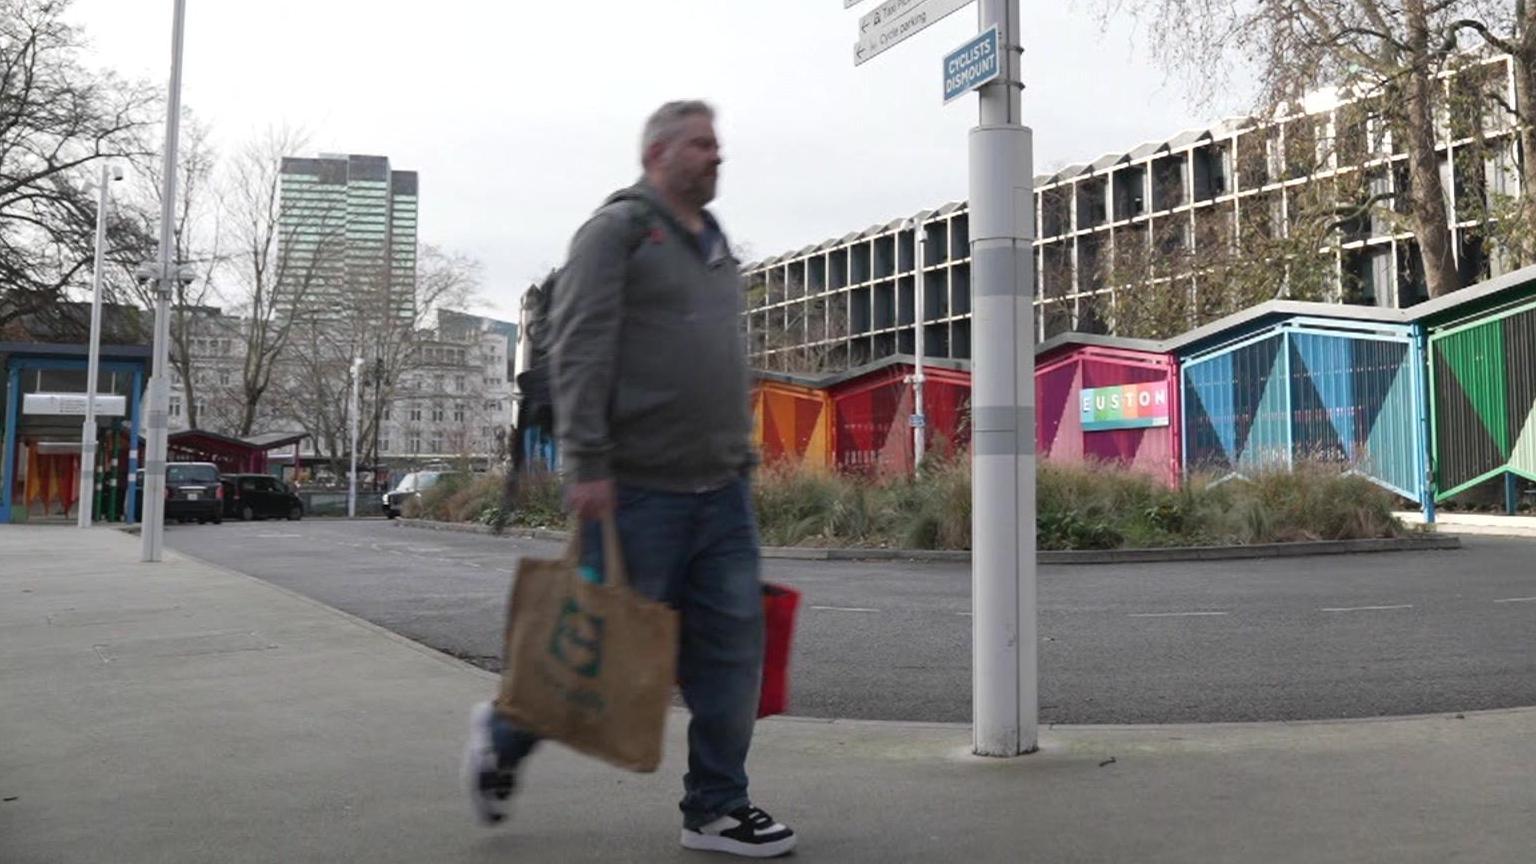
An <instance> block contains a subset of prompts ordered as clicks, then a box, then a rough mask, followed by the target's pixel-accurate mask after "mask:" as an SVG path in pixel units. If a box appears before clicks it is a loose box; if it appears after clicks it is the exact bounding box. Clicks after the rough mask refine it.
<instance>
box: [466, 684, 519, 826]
mask: <svg viewBox="0 0 1536 864" xmlns="http://www.w3.org/2000/svg"><path fill="white" fill-rule="evenodd" d="M495 710H496V709H495V708H494V707H493V706H492V705H491V703H489V702H481V703H480V704H479V705H476V706H475V707H474V710H472V711H470V712H469V741H468V743H466V744H465V745H464V763H463V767H462V769H461V772H460V777H461V779H462V780H463V781H464V786H465V788H466V789H468V790H469V801H470V804H472V805H473V806H474V808H475V815H476V816H479V817H480V821H482V822H484V823H486V824H488V825H495V824H496V823H498V822H500V821H502V820H503V819H505V818H507V812H508V811H509V810H510V809H511V800H512V792H513V791H514V790H516V788H517V766H516V764H512V765H502V764H501V760H500V759H498V758H497V756H496V744H495V738H494V737H493V735H492V732H491V722H492V720H493V719H494V718H495Z"/></svg>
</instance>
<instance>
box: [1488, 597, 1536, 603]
mask: <svg viewBox="0 0 1536 864" xmlns="http://www.w3.org/2000/svg"><path fill="white" fill-rule="evenodd" d="M1493 602H1495V603H1536V597H1510V598H1508V599H1505V600H1495V601H1493Z"/></svg>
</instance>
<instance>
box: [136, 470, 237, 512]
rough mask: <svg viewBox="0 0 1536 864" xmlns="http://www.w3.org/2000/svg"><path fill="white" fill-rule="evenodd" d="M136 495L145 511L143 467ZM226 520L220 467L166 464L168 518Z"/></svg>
mask: <svg viewBox="0 0 1536 864" xmlns="http://www.w3.org/2000/svg"><path fill="white" fill-rule="evenodd" d="M137 479H138V489H137V491H136V492H135V495H136V496H137V498H138V502H139V513H141V514H142V513H143V512H144V469H142V468H140V469H139V476H138V478H137ZM172 519H175V520H176V521H177V522H190V521H192V520H193V519H196V520H197V521H198V522H212V523H214V524H215V525H217V524H218V523H220V522H223V521H224V486H223V484H221V483H219V466H217V465H215V464H213V463H212V462H172V463H170V464H169V465H166V466H165V521H167V522H169V521H171V520H172Z"/></svg>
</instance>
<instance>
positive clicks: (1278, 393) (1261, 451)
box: [1237, 338, 1291, 472]
mask: <svg viewBox="0 0 1536 864" xmlns="http://www.w3.org/2000/svg"><path fill="white" fill-rule="evenodd" d="M1284 341H1285V340H1284V339H1283V338H1281V339H1276V340H1273V344H1274V346H1275V348H1276V351H1275V357H1274V358H1273V359H1270V360H1269V374H1268V375H1266V376H1262V377H1263V378H1264V385H1265V386H1264V395H1263V396H1262V397H1260V399H1259V402H1258V404H1257V405H1255V406H1254V407H1253V410H1252V411H1250V412H1245V413H1244V414H1242V415H1239V417H1240V418H1241V417H1246V418H1247V419H1248V428H1247V430H1246V433H1245V432H1244V430H1242V429H1239V438H1238V456H1237V461H1238V464H1239V465H1242V466H1243V467H1244V468H1246V469H1247V470H1248V471H1250V472H1259V471H1266V470H1272V469H1275V468H1285V467H1286V466H1288V465H1289V464H1290V450H1289V448H1288V447H1287V445H1288V443H1289V441H1290V423H1291V412H1290V408H1289V402H1290V392H1289V391H1290V382H1289V381H1287V380H1286V378H1285V376H1284V375H1282V374H1281V369H1280V365H1281V360H1280V352H1279V350H1278V349H1279V348H1280V345H1281V343H1283V342H1284ZM1259 344H1260V345H1267V344H1270V343H1269V342H1261V343H1259ZM1253 347H1258V346H1253ZM1239 392H1240V393H1241V388H1239Z"/></svg>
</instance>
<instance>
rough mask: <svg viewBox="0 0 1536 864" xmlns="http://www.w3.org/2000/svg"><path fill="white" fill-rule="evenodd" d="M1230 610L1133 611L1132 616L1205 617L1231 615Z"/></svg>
mask: <svg viewBox="0 0 1536 864" xmlns="http://www.w3.org/2000/svg"><path fill="white" fill-rule="evenodd" d="M1230 614H1231V613H1230V612H1132V613H1131V615H1130V617H1132V618H1204V617H1211V616H1216V615H1230Z"/></svg>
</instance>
